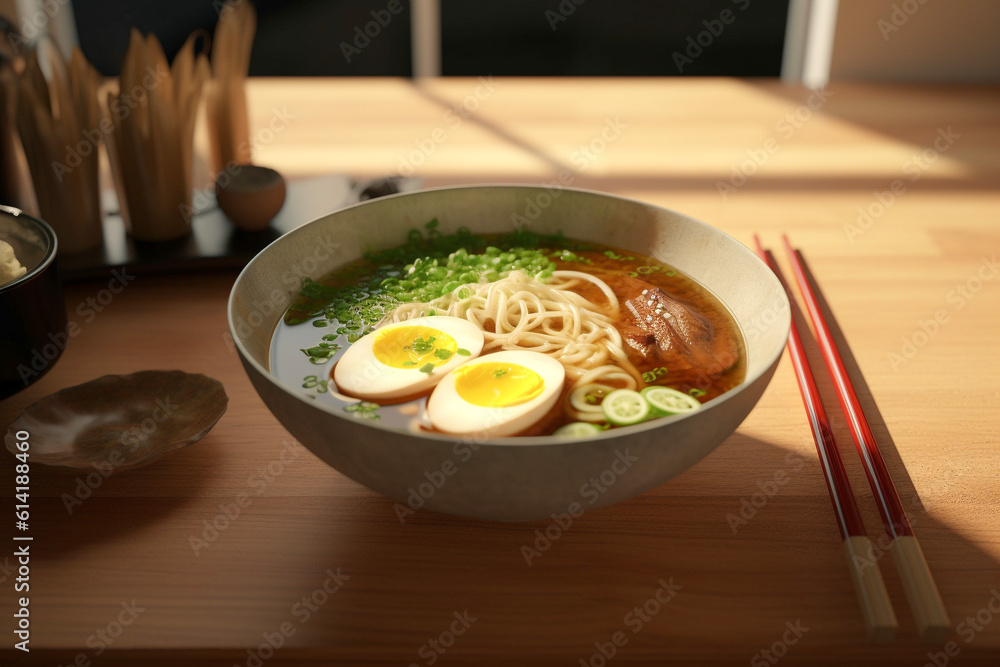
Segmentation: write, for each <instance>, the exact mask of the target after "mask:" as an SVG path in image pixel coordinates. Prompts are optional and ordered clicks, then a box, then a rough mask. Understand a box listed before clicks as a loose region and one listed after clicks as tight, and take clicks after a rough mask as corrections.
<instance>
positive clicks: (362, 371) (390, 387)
mask: <svg viewBox="0 0 1000 667" xmlns="http://www.w3.org/2000/svg"><path fill="white" fill-rule="evenodd" d="M409 326H424V327H430V328H431V329H437V330H438V331H443V332H444V333H446V334H448V335H449V336H451V337H452V338H454V339H455V342H456V343H457V344H458V347H459V348H461V349H465V350H468V351H469V352H470V353H471V354H470V355H469V356H463V355H460V354H457V353H456V354H453V355H452V356H451V358H450V359H448V361H447V362H445V363H444V364H441V365H440V366H436V367H435V368H434V370H433V371H431V372H430V373H421V372H420V371H419V370H417V369H416V368H393V367H392V366H387V365H386V364H383V363H382V362H381V361H379V360H378V359H377V358H376V357H375V354H374V352H373V351H372V345H373V344H374V342H375V338H376V336H377V335H378V333H379V332H380V331H383V330H388V329H392V328H396V327H409ZM483 343H484V340H483V332H482V331H481V330H480V329H479V327H477V326H476V325H475V324H473V323H472V322H469V321H468V320H466V319H462V318H459V317H451V316H449V315H436V316H433V317H416V318H413V319H412V320H406V321H405V322H396V323H393V324H387V325H385V326H384V327H380V328H379V329H377V330H376V331H373V332H372V333H370V334H367V335H365V336H362V337H361V338H359V339H358V340H357V341H356V342H354V343H353V344H352V345H351V346H350V347H349V348H347V350H346V351H345V352H344V354H343V356H341V358H340V360H338V361H337V365H336V366H335V367H334V369H333V382H334V384H336V385H337V389H338V390H339V391H340V392H342V393H344V394H347V395H349V396H353V397H356V398H361V399H364V400H369V401H374V402H376V403H378V402H379V401H393V400H398V399H402V398H413V397H416V396H419V395H421V394H422V393H424V392H426V391H428V390H430V389H432V388H433V387H434V385H436V384H437V383H438V382H439V381H440V380H441V379H442V378H444V377H445V376H446V375H447V374H448V373H449V372H451V371H452V370H454V369H455V368H457V367H459V366H461V365H462V364H464V363H466V362H468V361H470V360H472V359H475V358H476V357H477V356H479V353H480V352H482V350H483Z"/></svg>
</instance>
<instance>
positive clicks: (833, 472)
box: [753, 235, 897, 643]
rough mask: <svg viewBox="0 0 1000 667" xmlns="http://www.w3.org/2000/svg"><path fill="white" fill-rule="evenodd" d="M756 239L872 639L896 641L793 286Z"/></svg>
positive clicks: (893, 622) (888, 604)
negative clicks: (785, 306)
mask: <svg viewBox="0 0 1000 667" xmlns="http://www.w3.org/2000/svg"><path fill="white" fill-rule="evenodd" d="M753 240H754V245H755V246H756V249H757V254H758V255H760V258H761V259H762V260H764V262H765V263H766V264H767V265H768V266H769V267H770V268H771V270H772V271H773V272H774V275H775V276H776V277H777V278H778V281H779V282H780V283H781V286H782V287H784V289H785V293H786V294H787V295H788V303H789V306H790V307H791V310H792V318H791V320H792V322H791V331H790V332H789V335H788V356H789V357H790V358H791V360H792V366H793V367H794V369H795V377H796V379H797V380H798V382H799V391H800V392H801V394H802V402H803V404H804V405H805V408H806V413H807V415H808V416H809V424H810V426H811V427H812V435H813V440H814V441H815V443H816V451H817V453H818V454H819V462H820V466H821V467H822V468H823V478H824V479H825V480H826V488H827V491H829V493H830V500H831V501H832V503H833V510H834V514H835V515H836V517H837V525H838V527H839V528H840V535H841V537H842V538H843V540H844V551H845V555H846V557H847V562H848V569H849V571H850V572H851V580H852V581H853V582H854V587H855V592H856V593H857V596H858V602H859V603H860V604H861V612H862V615H863V617H864V622H865V629H866V631H867V632H868V639H869V641H871V642H872V643H885V642H888V641H891V640H892V638H893V637H894V636H895V633H896V628H897V623H896V614H895V612H893V609H892V603H891V602H890V600H889V594H888V593H887V592H886V589H885V583H884V582H883V580H882V575H881V572H880V571H879V569H878V566H877V565H874V564H872V565H873V566H871V567H869V566H868V564H867V561H866V560H865V559H867V558H870V554H871V541H870V540H869V539H868V535H867V533H866V532H865V525H864V521H863V520H862V519H861V512H860V511H858V505H857V502H856V501H855V499H854V492H853V491H852V490H851V482H850V481H849V480H848V477H847V470H846V469H845V468H844V461H843V459H841V458H840V450H839V449H838V447H837V442H836V440H835V438H834V436H833V430H832V429H831V428H830V422H829V420H828V419H827V416H826V409H825V408H824V407H823V402H822V400H821V399H820V395H819V391H818V390H817V388H816V382H815V380H814V378H813V373H812V368H811V367H810V365H809V360H808V359H807V358H806V354H805V351H804V350H803V348H802V339H801V337H800V336H799V330H798V326H797V325H796V323H795V320H796V317H801V316H802V315H801V312H800V311H799V308H798V305H797V304H796V302H795V298H794V297H793V296H792V292H791V290H790V289H789V287H788V283H787V282H785V277H784V275H782V273H781V269H780V268H779V267H778V263H777V262H776V261H775V259H774V255H772V254H771V252H770V251H769V250H764V248H763V247H762V246H761V244H760V239H759V238H757V236H756V235H754V237H753Z"/></svg>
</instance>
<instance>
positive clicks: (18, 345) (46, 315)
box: [0, 205, 71, 399]
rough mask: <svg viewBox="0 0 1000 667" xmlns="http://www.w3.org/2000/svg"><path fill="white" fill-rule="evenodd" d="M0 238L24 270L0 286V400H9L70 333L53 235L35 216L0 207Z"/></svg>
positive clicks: (45, 366) (51, 360)
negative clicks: (21, 274)
mask: <svg viewBox="0 0 1000 667" xmlns="http://www.w3.org/2000/svg"><path fill="white" fill-rule="evenodd" d="M0 240H3V241H6V242H7V243H9V244H10V245H11V246H13V248H14V254H15V255H16V256H17V259H18V260H19V261H20V262H21V264H22V265H24V267H25V268H27V269H28V272H27V273H25V274H24V275H23V276H21V277H20V278H16V279H15V280H13V281H11V282H9V283H7V284H5V285H0V341H2V344H0V399H4V398H7V397H8V396H12V395H14V394H16V393H17V392H19V391H21V390H22V389H24V388H25V387H27V386H28V385H30V384H31V383H32V382H35V381H36V380H38V378H40V377H42V376H43V375H45V373H46V372H48V370H49V369H50V368H52V366H54V365H55V363H56V361H57V360H58V359H59V356H60V355H61V354H62V351H63V350H64V349H65V347H66V344H67V343H68V342H69V338H70V336H71V332H69V331H67V328H66V302H65V301H64V300H63V294H62V285H61V284H60V282H59V271H58V269H57V267H56V243H57V242H56V233H55V232H54V231H52V228H51V227H49V226H48V225H47V224H46V223H44V222H42V221H41V220H39V219H38V218H33V217H31V216H30V215H26V214H25V213H23V212H22V211H21V210H19V209H16V208H13V207H10V206H2V205H0Z"/></svg>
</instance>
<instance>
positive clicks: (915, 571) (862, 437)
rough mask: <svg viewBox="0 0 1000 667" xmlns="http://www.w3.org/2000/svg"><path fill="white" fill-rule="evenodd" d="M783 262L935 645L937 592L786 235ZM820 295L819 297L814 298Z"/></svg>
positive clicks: (940, 626) (939, 625) (917, 613)
mask: <svg viewBox="0 0 1000 667" xmlns="http://www.w3.org/2000/svg"><path fill="white" fill-rule="evenodd" d="M782 240H783V241H784V244H785V250H786V252H787V253H788V259H789V261H790V262H791V264H792V270H793V273H794V275H795V280H796V282H797V283H798V286H799V292H800V293H801V294H802V299H803V301H805V304H806V310H807V312H808V313H809V319H810V320H811V321H812V325H813V329H815V331H816V338H817V340H818V342H819V347H820V350H821V351H822V353H823V359H824V361H825V362H826V367H827V370H828V371H829V372H830V376H831V377H832V378H833V382H834V385H835V386H836V388H837V398H838V399H839V400H840V407H841V409H842V410H843V411H844V416H845V417H846V418H847V422H848V424H849V426H850V428H851V435H852V436H853V438H854V445H855V447H856V448H857V450H858V454H859V455H860V456H861V461H862V463H863V464H864V468H865V473H866V474H867V476H868V483H869V484H870V485H871V488H872V491H873V492H874V494H875V500H876V504H877V505H878V509H879V514H880V515H881V517H882V523H883V524H884V525H885V529H886V532H887V533H888V534H889V535H890V536H891V537H892V542H891V543H890V544H891V546H890V550H891V552H892V555H893V559H894V560H895V561H896V567H897V569H899V572H900V577H901V580H902V583H903V587H904V589H905V591H906V597H907V600H908V601H909V603H910V608H911V609H912V610H913V614H914V617H915V618H916V621H917V629H918V630H919V632H920V635H921V637H922V638H923V639H924V641H926V642H929V643H937V642H939V641H941V640H942V639H943V638H944V636H945V634H947V632H948V631H949V629H950V623H949V621H948V614H947V612H946V611H945V609H944V603H943V602H942V601H941V596H940V594H939V593H938V590H937V586H936V585H935V583H934V578H933V577H932V576H931V572H930V568H929V567H928V566H927V561H926V560H925V559H924V555H923V552H922V551H921V549H920V544H919V542H917V539H916V537H915V536H914V535H913V528H912V527H911V526H910V521H909V519H908V518H907V516H906V512H905V511H904V510H903V505H902V502H901V501H900V500H899V494H897V493H896V487H895V485H894V484H893V483H892V477H891V476H890V475H889V470H888V468H887V467H886V465H885V461H884V460H883V459H882V453H881V452H880V451H879V447H878V442H877V441H876V440H875V436H874V435H873V434H872V430H871V427H870V426H869V425H868V420H867V418H866V417H865V413H864V410H863V409H862V407H861V403H860V401H858V396H857V393H856V392H855V391H854V385H853V384H852V383H851V378H850V377H849V376H848V374H847V370H846V369H845V368H844V361H843V359H842V357H841V354H840V350H838V349H837V344H836V342H835V341H834V339H833V334H832V333H831V332H830V327H829V325H828V323H827V321H826V317H825V316H824V315H823V312H822V311H821V309H820V307H819V300H818V299H817V297H816V294H817V293H820V290H819V285H815V286H814V285H812V284H810V281H809V279H808V277H807V276H806V271H805V266H804V265H803V258H802V255H801V253H800V252H799V251H797V250H795V249H794V248H792V245H791V243H790V242H789V241H788V237H787V236H784V235H783V236H782ZM820 294H821V293H820Z"/></svg>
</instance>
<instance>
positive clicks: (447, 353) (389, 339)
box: [372, 326, 458, 370]
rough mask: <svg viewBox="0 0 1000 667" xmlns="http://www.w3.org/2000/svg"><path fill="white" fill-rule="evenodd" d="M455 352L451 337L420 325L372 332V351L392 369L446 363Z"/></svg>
mask: <svg viewBox="0 0 1000 667" xmlns="http://www.w3.org/2000/svg"><path fill="white" fill-rule="evenodd" d="M457 351H458V343H456V342H455V339H454V338H452V337H451V336H449V335H448V334H446V333H445V332H443V331H439V330H437V329H432V328H431V327H422V326H413V327H407V326H401V327H393V328H391V329H380V330H379V331H377V332H375V340H374V341H373V342H372V354H374V355H375V358H376V359H377V360H378V361H380V362H381V363H383V364H385V365H386V366H390V367H392V368H416V369H418V370H419V369H420V368H422V367H423V366H425V365H426V364H432V365H433V366H440V365H442V364H446V363H448V361H449V360H451V358H452V356H453V355H454V354H455V353H456V352H457Z"/></svg>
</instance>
